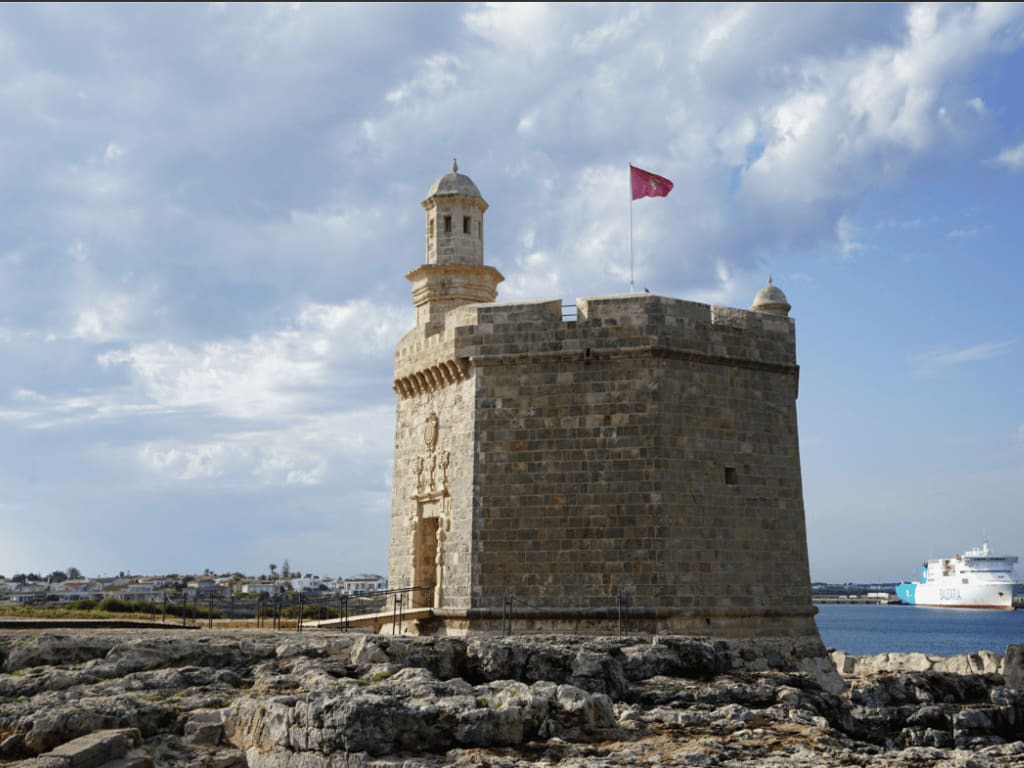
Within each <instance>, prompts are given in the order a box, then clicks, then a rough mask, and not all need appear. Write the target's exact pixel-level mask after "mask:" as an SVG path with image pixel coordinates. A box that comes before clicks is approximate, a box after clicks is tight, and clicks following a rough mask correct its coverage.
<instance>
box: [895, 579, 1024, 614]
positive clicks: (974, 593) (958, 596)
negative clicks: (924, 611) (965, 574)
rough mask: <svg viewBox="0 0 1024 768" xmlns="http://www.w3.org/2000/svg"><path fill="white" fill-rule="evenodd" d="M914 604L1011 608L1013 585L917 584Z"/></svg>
mask: <svg viewBox="0 0 1024 768" xmlns="http://www.w3.org/2000/svg"><path fill="white" fill-rule="evenodd" d="M915 586H916V589H915V590H914V605H925V606H933V607H936V608H1001V609H1003V610H1007V611H1009V610H1012V609H1013V587H1012V586H1010V587H1009V588H1007V585H1006V584H957V583H950V584H948V585H943V584H942V582H929V583H927V584H917V585H915Z"/></svg>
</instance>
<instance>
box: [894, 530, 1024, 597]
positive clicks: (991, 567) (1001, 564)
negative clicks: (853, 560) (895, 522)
mask: <svg viewBox="0 0 1024 768" xmlns="http://www.w3.org/2000/svg"><path fill="white" fill-rule="evenodd" d="M1016 562H1017V558H1016V557H1012V556H1004V557H999V556H996V555H993V554H992V551H991V550H990V549H989V547H988V542H987V541H985V542H982V544H981V546H980V547H975V548H974V549H969V550H967V551H966V552H964V553H963V554H962V555H957V556H956V557H948V558H944V559H941V560H929V561H928V562H926V563H925V564H924V565H922V566H921V580H920V581H910V582H907V581H905V582H903V583H902V584H897V585H896V596H897V597H899V599H900V600H901V601H903V602H904V603H906V604H907V605H926V606H932V607H937V608H996V609H1000V610H1005V611H1012V610H1013V587H1014V579H1013V566H1014V563H1016Z"/></svg>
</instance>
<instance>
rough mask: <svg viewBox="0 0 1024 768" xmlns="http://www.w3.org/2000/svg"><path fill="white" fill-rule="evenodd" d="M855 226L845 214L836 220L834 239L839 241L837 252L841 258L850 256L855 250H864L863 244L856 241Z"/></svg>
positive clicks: (856, 230)
mask: <svg viewBox="0 0 1024 768" xmlns="http://www.w3.org/2000/svg"><path fill="white" fill-rule="evenodd" d="M857 232H858V228H857V226H856V225H855V224H854V223H853V222H852V221H851V220H850V219H849V218H848V217H846V216H840V217H839V221H837V222H836V239H837V240H838V241H839V252H840V253H841V254H842V255H843V258H850V257H851V256H853V254H855V253H856V252H857V251H862V250H864V245H863V244H862V243H859V242H857V241H856V240H855V239H854V238H856V237H857Z"/></svg>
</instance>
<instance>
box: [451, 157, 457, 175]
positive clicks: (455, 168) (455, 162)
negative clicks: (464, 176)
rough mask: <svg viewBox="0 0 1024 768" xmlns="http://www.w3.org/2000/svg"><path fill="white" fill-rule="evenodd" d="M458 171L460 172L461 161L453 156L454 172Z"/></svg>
mask: <svg viewBox="0 0 1024 768" xmlns="http://www.w3.org/2000/svg"><path fill="white" fill-rule="evenodd" d="M458 172H459V161H458V160H456V159H455V158H454V157H453V158H452V173H458Z"/></svg>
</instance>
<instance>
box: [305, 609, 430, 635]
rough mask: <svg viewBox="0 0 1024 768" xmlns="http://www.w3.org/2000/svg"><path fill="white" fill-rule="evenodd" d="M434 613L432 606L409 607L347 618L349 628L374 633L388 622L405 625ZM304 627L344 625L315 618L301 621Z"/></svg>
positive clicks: (340, 621) (330, 620)
mask: <svg viewBox="0 0 1024 768" xmlns="http://www.w3.org/2000/svg"><path fill="white" fill-rule="evenodd" d="M433 615H434V609H433V608H410V609H408V610H404V611H402V612H401V613H400V614H396V613H395V612H394V610H390V611H381V612H380V613H362V614H358V615H356V616H349V617H348V619H347V622H348V627H349V628H350V629H368V630H370V631H371V632H373V633H375V634H380V632H381V630H383V629H384V628H385V627H387V626H388V625H389V624H394V623H397V624H399V625H400V627H402V626H406V625H408V624H411V623H415V622H418V621H423V620H424V619H430V618H432V617H433ZM302 626H303V628H304V629H340V628H341V627H342V626H344V623H343V620H342V619H317V620H315V621H304V622H302Z"/></svg>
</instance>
